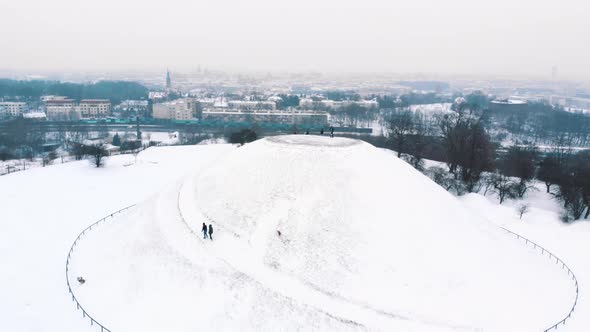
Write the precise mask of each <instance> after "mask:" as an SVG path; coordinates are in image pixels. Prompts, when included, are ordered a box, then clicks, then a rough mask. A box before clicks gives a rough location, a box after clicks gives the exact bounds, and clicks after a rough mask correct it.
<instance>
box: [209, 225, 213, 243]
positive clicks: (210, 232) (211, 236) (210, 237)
mask: <svg viewBox="0 0 590 332" xmlns="http://www.w3.org/2000/svg"><path fill="white" fill-rule="evenodd" d="M209 239H210V240H211V241H213V225H211V224H209Z"/></svg>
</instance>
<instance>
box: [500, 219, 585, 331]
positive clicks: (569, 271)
mask: <svg viewBox="0 0 590 332" xmlns="http://www.w3.org/2000/svg"><path fill="white" fill-rule="evenodd" d="M500 228H502V229H503V230H505V231H506V232H508V233H510V234H512V235H514V236H516V238H517V239H519V240H522V241H524V242H525V244H526V245H531V246H532V247H533V248H534V249H535V250H540V251H541V254H542V255H545V253H547V256H548V258H549V259H550V260H552V261H553V260H555V264H557V265H560V266H561V268H562V269H563V270H564V271H567V274H568V276H570V277H571V278H572V281H573V282H574V286H575V289H576V297H575V298H574V303H573V304H572V307H571V309H570V311H569V312H568V314H567V316H565V317H564V318H563V319H562V320H560V321H559V322H557V323H555V324H553V325H551V326H550V327H548V328H546V329H545V330H543V331H544V332H547V331H551V330H557V328H558V327H560V326H563V325H565V323H566V322H567V320H568V319H570V317H571V316H572V314H573V313H574V310H575V309H576V305H577V304H578V294H579V288H578V278H576V275H575V274H574V271H572V269H570V268H569V266H567V264H565V262H564V261H562V260H561V258H559V257H557V256H555V255H554V254H553V253H551V252H550V251H549V250H547V249H545V248H543V247H542V246H540V245H538V244H537V243H535V242H533V241H531V240H529V239H527V238H526V237H524V236H522V235H520V234H517V233H514V232H513V231H511V230H509V229H507V228H504V227H500Z"/></svg>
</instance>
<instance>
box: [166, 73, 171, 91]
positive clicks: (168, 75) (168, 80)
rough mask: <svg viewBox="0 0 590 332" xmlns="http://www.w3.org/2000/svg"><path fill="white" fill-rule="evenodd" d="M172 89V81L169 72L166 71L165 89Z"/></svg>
mask: <svg viewBox="0 0 590 332" xmlns="http://www.w3.org/2000/svg"><path fill="white" fill-rule="evenodd" d="M171 87H172V81H171V80H170V71H169V70H168V69H166V89H170V88H171Z"/></svg>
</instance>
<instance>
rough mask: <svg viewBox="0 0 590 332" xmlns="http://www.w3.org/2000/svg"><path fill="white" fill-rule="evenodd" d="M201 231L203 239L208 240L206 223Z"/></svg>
mask: <svg viewBox="0 0 590 332" xmlns="http://www.w3.org/2000/svg"><path fill="white" fill-rule="evenodd" d="M201 230H202V231H203V239H206V238H207V225H205V223H203V228H201Z"/></svg>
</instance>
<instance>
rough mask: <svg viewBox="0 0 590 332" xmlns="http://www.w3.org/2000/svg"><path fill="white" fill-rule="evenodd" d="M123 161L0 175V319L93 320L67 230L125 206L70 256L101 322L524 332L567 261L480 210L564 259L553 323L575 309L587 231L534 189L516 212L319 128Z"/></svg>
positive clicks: (74, 326)
mask: <svg viewBox="0 0 590 332" xmlns="http://www.w3.org/2000/svg"><path fill="white" fill-rule="evenodd" d="M330 145H331V146H330ZM132 159H133V157H132V156H117V157H113V158H111V159H110V160H109V164H108V165H107V167H106V168H104V169H95V168H91V167H90V166H89V165H88V163H87V162H75V163H69V164H63V165H56V166H51V167H47V168H42V169H33V170H29V171H25V172H19V173H16V174H11V175H8V176H4V177H1V178H0V202H2V203H1V204H2V211H3V216H7V217H6V218H4V217H3V218H2V220H1V221H0V228H1V229H2V232H0V246H1V249H3V250H0V256H1V257H0V258H1V259H2V261H3V262H4V266H5V267H8V268H6V269H4V271H3V273H2V274H0V285H3V286H2V289H1V290H2V292H1V293H2V296H1V297H0V321H1V322H2V323H3V326H5V327H6V326H8V327H9V330H10V331H83V330H88V331H91V330H93V329H91V328H90V327H89V326H87V324H88V323H87V322H86V321H84V320H82V318H81V317H80V313H79V312H77V311H76V310H75V307H74V306H73V304H72V302H71V300H70V298H69V296H68V294H67V289H66V287H65V280H64V272H65V271H64V263H65V256H66V254H67V251H68V249H69V246H70V244H71V242H72V241H73V239H74V238H75V236H76V235H77V234H78V232H79V231H80V230H81V229H83V228H84V227H86V226H87V225H88V224H90V223H91V222H92V221H94V220H96V219H98V218H100V217H102V216H103V215H105V214H107V213H110V212H111V211H113V210H117V209H119V208H121V207H124V206H126V205H129V204H132V203H138V206H137V207H136V208H134V209H132V210H130V211H129V212H127V213H126V214H124V215H121V216H118V217H116V218H115V219H114V220H113V223H109V224H104V225H101V226H100V227H98V228H96V229H95V230H93V231H92V232H91V233H89V234H88V236H86V237H85V238H84V239H83V241H82V242H80V245H79V246H78V247H77V249H76V252H75V253H74V256H73V257H72V266H71V271H72V272H71V278H72V280H71V282H72V284H74V285H76V281H75V277H77V276H79V275H81V276H84V277H85V278H86V280H87V283H86V284H84V285H82V286H75V290H74V291H75V292H76V295H77V296H78V297H79V300H80V302H81V303H82V304H83V305H84V306H85V308H86V309H87V310H88V311H89V312H91V313H92V314H93V316H94V317H95V318H96V319H97V320H99V321H101V322H103V323H104V324H105V325H106V326H107V327H109V328H111V329H112V330H113V331H115V332H116V331H162V330H166V331H194V330H197V329H202V330H228V331H229V330H251V331H261V330H262V331H277V330H338V331H340V330H366V329H367V330H399V331H446V330H458V331H462V330H485V331H488V330H490V331H529V330H531V331H535V330H540V329H542V328H543V327H546V326H549V325H551V324H552V323H553V322H555V321H558V320H559V319H561V318H562V316H563V315H564V314H567V311H568V310H569V307H570V305H571V301H572V300H573V293H572V292H573V290H572V287H571V283H570V282H569V278H568V277H567V275H564V274H563V272H562V271H561V269H559V268H557V267H556V266H555V264H552V263H551V262H549V261H548V260H547V259H546V258H545V257H543V256H540V255H539V254H538V253H537V252H535V251H534V250H532V249H530V248H526V247H525V246H524V245H522V244H521V243H520V242H518V241H517V240H515V239H513V238H512V237H510V236H508V235H507V234H506V233H505V232H504V231H500V230H499V229H498V228H497V227H496V226H494V225H493V223H500V224H502V225H504V226H506V227H508V228H510V229H512V230H514V231H517V232H520V233H522V234H523V235H525V236H528V237H530V238H532V239H534V240H536V241H538V242H539V243H540V244H542V245H543V246H545V247H547V248H548V249H550V250H552V251H553V252H554V253H555V254H557V255H558V256H560V257H561V258H562V259H563V260H564V261H566V262H567V263H568V264H569V265H570V267H571V268H572V269H573V270H574V271H575V272H576V274H577V276H578V279H579V281H580V286H581V293H580V294H581V295H580V302H579V306H578V309H576V312H575V313H574V316H573V318H572V320H571V322H568V325H566V327H567V329H565V330H570V331H585V328H584V327H587V326H588V325H589V323H590V318H589V315H587V313H588V312H589V311H590V307H588V306H589V305H588V304H587V303H586V301H584V295H585V293H584V285H585V284H590V268H589V265H590V264H587V257H586V256H587V255H586V252H587V250H585V248H586V249H587V244H586V243H585V242H587V241H586V239H585V238H586V236H587V235H588V232H590V228H588V227H586V226H587V225H586V224H583V223H580V224H577V225H573V226H571V227H567V226H564V225H562V224H560V223H559V222H558V221H557V213H556V211H557V210H558V207H556V206H555V205H554V202H552V201H551V200H550V199H549V197H547V196H546V195H544V194H543V193H542V192H535V193H533V194H531V195H530V197H529V198H528V200H529V201H530V202H531V206H532V209H531V212H530V213H528V214H526V215H525V217H523V221H520V220H518V216H517V215H516V212H515V208H514V207H510V206H508V205H505V206H498V205H497V203H495V202H494V201H493V198H491V197H490V198H489V199H488V198H484V197H482V196H479V195H470V196H467V197H465V198H463V199H461V201H459V200H457V199H455V198H454V197H452V196H451V195H449V194H448V193H446V192H445V191H444V190H442V189H441V188H439V187H437V186H436V185H434V183H432V182H431V181H430V180H429V179H427V178H426V177H424V176H422V175H421V174H419V173H418V172H416V171H414V170H413V169H412V168H411V167H410V166H408V165H407V164H405V163H403V162H402V161H400V160H398V159H396V158H394V157H393V156H392V155H391V153H386V152H384V151H381V150H379V149H375V148H373V147H371V146H370V145H368V144H365V143H360V142H358V141H352V140H346V139H333V140H330V139H329V138H326V137H322V138H319V137H318V138H313V137H310V136H295V137H294V136H287V137H282V138H281V137H278V138H271V139H267V140H263V141H259V142H257V143H252V144H248V145H246V146H245V147H242V148H239V149H237V150H236V149H235V148H234V147H232V146H229V145H207V146H193V147H165V148H150V149H148V150H146V151H145V152H143V153H142V154H140V158H139V161H138V164H137V165H132V166H124V165H128V164H129V163H130V161H132ZM55 193H58V195H55ZM515 204H516V203H515ZM488 220H489V221H491V222H489V221H488ZM202 222H207V223H210V222H212V223H213V225H214V227H215V228H216V231H215V233H214V238H215V241H212V242H211V241H209V240H207V241H204V240H202V236H201V234H200V233H199V231H200V225H201V223H202ZM276 230H281V233H282V235H281V236H280V237H279V236H278V235H277V233H276ZM6 285H10V286H6ZM84 327H86V329H84ZM560 330H561V329H560Z"/></svg>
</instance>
